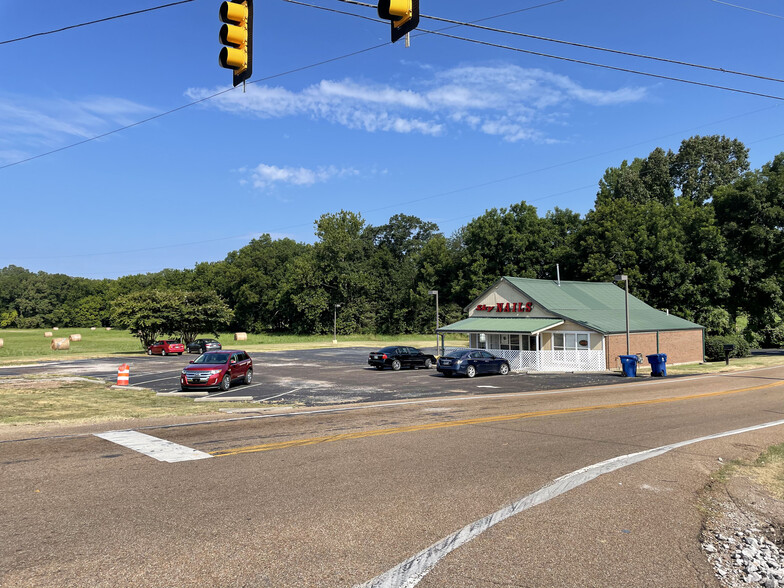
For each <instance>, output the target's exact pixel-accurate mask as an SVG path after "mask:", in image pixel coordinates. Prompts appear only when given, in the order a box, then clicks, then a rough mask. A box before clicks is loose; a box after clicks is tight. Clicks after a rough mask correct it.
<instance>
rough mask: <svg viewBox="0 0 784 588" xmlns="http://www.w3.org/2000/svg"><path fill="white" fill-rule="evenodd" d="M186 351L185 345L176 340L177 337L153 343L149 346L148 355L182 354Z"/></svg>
mask: <svg viewBox="0 0 784 588" xmlns="http://www.w3.org/2000/svg"><path fill="white" fill-rule="evenodd" d="M184 351H185V345H183V344H182V343H180V342H179V341H176V340H175V339H169V340H168V341H156V342H155V343H153V344H152V345H150V346H149V347H148V348H147V355H158V354H160V355H174V354H175V353H176V354H177V355H182V354H183V352H184Z"/></svg>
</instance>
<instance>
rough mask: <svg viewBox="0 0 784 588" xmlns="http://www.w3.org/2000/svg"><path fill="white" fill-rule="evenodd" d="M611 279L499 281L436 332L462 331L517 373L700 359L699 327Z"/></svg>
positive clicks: (701, 332) (701, 337) (701, 330)
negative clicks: (634, 358) (660, 357)
mask: <svg viewBox="0 0 784 588" xmlns="http://www.w3.org/2000/svg"><path fill="white" fill-rule="evenodd" d="M626 305H627V294H626V292H625V291H624V289H622V288H619V287H618V286H616V285H615V284H614V283H610V282H574V281H553V280H536V279H530V278H515V277H510V276H504V277H502V278H500V279H499V280H497V281H496V282H495V283H494V284H493V285H492V286H490V287H489V288H488V289H487V290H485V291H484V292H483V293H482V294H481V295H480V296H478V297H477V298H476V299H475V300H474V301H473V302H471V304H469V305H468V306H467V307H466V308H465V310H466V312H468V315H469V316H468V318H466V319H463V320H461V321H458V322H456V323H453V324H451V325H446V326H444V327H441V328H439V329H438V332H439V333H440V334H442V335H443V334H444V333H466V334H468V336H469V344H470V346H471V347H473V348H480V349H488V350H490V351H491V352H493V353H495V354H496V355H503V356H504V357H507V359H509V360H510V363H511V364H512V367H513V369H516V370H518V371H520V370H526V369H534V370H538V371H604V370H607V369H615V368H619V367H620V360H619V356H620V355H625V354H626V353H627V337H628V351H629V352H630V353H631V354H636V355H641V356H642V357H643V358H644V357H645V356H646V355H651V354H658V353H664V354H666V355H667V363H670V364H673V363H691V362H696V361H703V360H704V332H705V330H704V327H702V326H701V325H698V324H696V323H693V322H691V321H687V320H686V319H683V318H681V317H677V316H675V315H672V314H669V313H668V312H663V311H660V310H657V309H655V308H653V307H651V306H649V305H647V304H645V303H644V302H643V301H642V300H640V299H638V298H635V297H634V296H632V295H628V316H629V325H628V333H627V325H626V308H627V306H626Z"/></svg>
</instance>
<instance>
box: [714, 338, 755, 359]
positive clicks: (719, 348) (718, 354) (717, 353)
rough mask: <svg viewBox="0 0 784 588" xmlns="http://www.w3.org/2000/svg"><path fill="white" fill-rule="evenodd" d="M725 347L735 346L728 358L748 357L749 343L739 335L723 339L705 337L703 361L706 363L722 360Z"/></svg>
mask: <svg viewBox="0 0 784 588" xmlns="http://www.w3.org/2000/svg"><path fill="white" fill-rule="evenodd" d="M725 345H734V346H735V349H734V350H733V351H732V352H731V353H730V357H748V356H749V343H748V341H746V339H744V338H743V337H741V336H739V335H727V336H725V337H706V339H705V359H707V360H708V361H721V360H723V359H724V346H725Z"/></svg>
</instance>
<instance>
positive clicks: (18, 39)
mask: <svg viewBox="0 0 784 588" xmlns="http://www.w3.org/2000/svg"><path fill="white" fill-rule="evenodd" d="M195 1H196V0H180V1H179V2H171V3H170V4H163V5H161V6H153V7H152V8H145V9H144V10H136V11H134V12H126V13H125V14H118V15H116V16H107V17H106V18H99V19H98V20H91V21H89V22H83V23H79V24H75V25H70V26H67V27H63V28H61V29H54V30H51V31H45V32H42V33H33V34H32V35H26V36H24V37H17V38H16V39H8V40H6V41H0V45H6V44H8V43H16V42H17V41H24V40H26V39H32V38H33V37H43V36H44V35H53V34H54V33H62V32H63V31H68V30H71V29H78V28H79V27H86V26H88V25H93V24H97V23H99V22H106V21H108V20H115V19H117V18H124V17H126V16H134V15H136V14H142V13H144V12H152V11H153V10H160V9H161V8H169V7H171V6H177V5H179V4H188V3H189V2H195Z"/></svg>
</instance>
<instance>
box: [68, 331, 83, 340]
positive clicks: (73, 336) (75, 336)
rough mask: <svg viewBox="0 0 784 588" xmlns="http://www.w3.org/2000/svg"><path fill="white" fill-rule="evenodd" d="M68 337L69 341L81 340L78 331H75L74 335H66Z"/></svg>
mask: <svg viewBox="0 0 784 588" xmlns="http://www.w3.org/2000/svg"><path fill="white" fill-rule="evenodd" d="M68 338H69V339H70V340H71V341H81V340H82V336H81V335H80V334H79V333H77V334H75V335H71V336H70V337H68Z"/></svg>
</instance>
